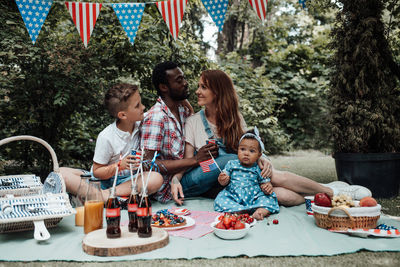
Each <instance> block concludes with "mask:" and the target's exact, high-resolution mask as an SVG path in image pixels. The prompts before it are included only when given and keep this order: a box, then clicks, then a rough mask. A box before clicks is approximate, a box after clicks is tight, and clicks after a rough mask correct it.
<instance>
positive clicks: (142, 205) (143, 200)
mask: <svg viewBox="0 0 400 267" xmlns="http://www.w3.org/2000/svg"><path fill="white" fill-rule="evenodd" d="M136 214H137V219H138V236H139V237H151V235H152V230H151V202H150V198H149V197H148V196H147V192H146V191H144V192H143V193H142V196H141V197H140V199H139V206H138V209H137V212H136Z"/></svg>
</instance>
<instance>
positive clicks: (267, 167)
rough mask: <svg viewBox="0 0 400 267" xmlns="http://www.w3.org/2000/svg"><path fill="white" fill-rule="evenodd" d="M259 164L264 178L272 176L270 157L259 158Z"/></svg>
mask: <svg viewBox="0 0 400 267" xmlns="http://www.w3.org/2000/svg"><path fill="white" fill-rule="evenodd" d="M258 166H259V167H260V169H261V177H263V178H266V177H270V178H272V163H271V162H270V161H269V160H268V159H266V158H264V157H261V158H260V159H259V160H258Z"/></svg>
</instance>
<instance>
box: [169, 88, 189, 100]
mask: <svg viewBox="0 0 400 267" xmlns="http://www.w3.org/2000/svg"><path fill="white" fill-rule="evenodd" d="M169 92H170V97H171V98H172V100H174V101H182V100H185V99H188V97H189V90H187V89H186V90H185V91H183V92H180V93H176V92H175V91H174V90H170V91H169Z"/></svg>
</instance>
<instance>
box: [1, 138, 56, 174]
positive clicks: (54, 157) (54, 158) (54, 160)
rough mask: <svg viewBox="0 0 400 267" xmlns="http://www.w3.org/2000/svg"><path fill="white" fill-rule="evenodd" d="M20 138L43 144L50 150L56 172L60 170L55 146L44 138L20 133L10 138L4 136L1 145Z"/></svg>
mask: <svg viewBox="0 0 400 267" xmlns="http://www.w3.org/2000/svg"><path fill="white" fill-rule="evenodd" d="M19 140H30V141H35V142H38V143H40V144H42V145H43V146H44V147H45V148H47V150H48V151H49V152H50V155H51V159H52V160H53V170H54V172H56V173H59V172H60V168H59V166H58V160H57V155H56V153H55V152H54V150H53V148H52V147H51V146H50V145H49V143H47V142H46V141H44V140H43V139H40V138H38V137H35V136H31V135H18V136H12V137H8V138H4V139H2V140H0V146H2V145H5V144H7V143H10V142H13V141H19Z"/></svg>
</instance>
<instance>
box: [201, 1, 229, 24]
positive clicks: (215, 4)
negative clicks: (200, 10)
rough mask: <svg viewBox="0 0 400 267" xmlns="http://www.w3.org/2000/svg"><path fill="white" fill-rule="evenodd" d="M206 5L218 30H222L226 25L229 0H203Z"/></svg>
mask: <svg viewBox="0 0 400 267" xmlns="http://www.w3.org/2000/svg"><path fill="white" fill-rule="evenodd" d="M202 2H203V5H204V7H205V8H206V9H207V12H208V14H209V15H210V16H211V18H212V20H213V21H214V23H215V24H216V25H217V27H218V30H219V31H222V28H223V26H224V20H225V14H226V10H227V9H228V2H229V1H228V0H202Z"/></svg>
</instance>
